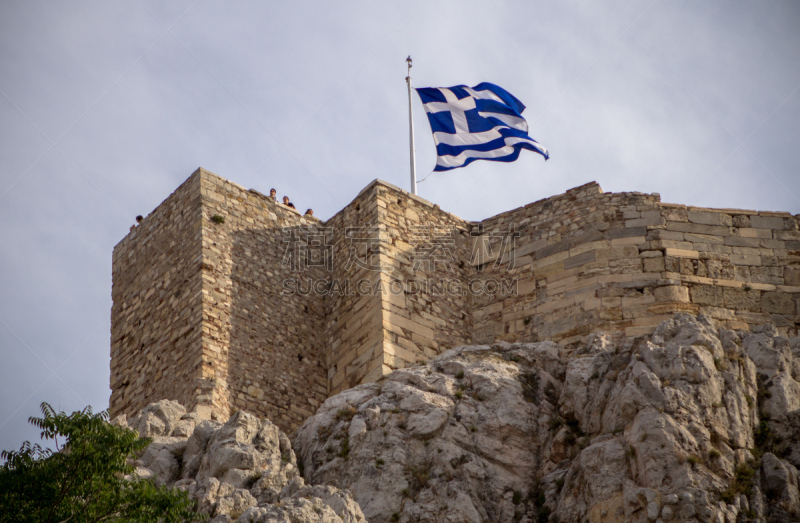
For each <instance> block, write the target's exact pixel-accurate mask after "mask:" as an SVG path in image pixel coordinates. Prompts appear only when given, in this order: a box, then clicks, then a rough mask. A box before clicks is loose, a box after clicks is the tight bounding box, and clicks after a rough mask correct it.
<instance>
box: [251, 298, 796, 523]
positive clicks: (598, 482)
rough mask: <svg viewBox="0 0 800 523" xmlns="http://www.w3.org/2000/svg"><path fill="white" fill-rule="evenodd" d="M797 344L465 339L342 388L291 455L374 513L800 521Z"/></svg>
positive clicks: (700, 320) (677, 331)
mask: <svg viewBox="0 0 800 523" xmlns="http://www.w3.org/2000/svg"><path fill="white" fill-rule="evenodd" d="M798 351H800V340H798V339H796V338H795V339H791V340H788V339H786V338H782V337H781V336H779V335H778V332H777V330H776V329H775V328H774V327H771V326H765V327H762V328H759V329H755V331H754V332H752V333H749V332H742V331H736V332H734V331H730V330H726V329H720V328H718V327H717V326H716V325H715V324H714V322H713V321H712V320H710V319H708V318H706V317H703V316H700V317H694V316H690V315H687V314H678V315H676V316H675V317H674V318H672V319H670V320H667V321H665V322H663V323H662V324H661V325H660V326H659V327H658V328H656V330H655V332H654V333H653V335H652V336H649V337H642V338H638V339H636V340H630V339H627V340H626V339H624V338H621V337H611V336H608V335H593V336H592V337H590V339H589V340H588V341H587V342H586V343H584V344H579V345H573V346H571V347H562V346H559V345H557V344H554V343H552V342H542V343H530V344H509V343H498V344H495V345H492V346H486V345H483V346H467V347H460V348H457V349H454V350H448V351H446V352H444V353H443V354H441V355H440V356H438V357H437V358H435V359H434V360H432V361H431V362H430V363H428V364H427V365H423V366H419V367H412V368H406V369H401V370H396V371H395V372H393V373H392V374H390V375H388V376H386V377H385V378H384V379H383V380H382V381H380V382H378V383H370V384H365V385H360V386H358V387H355V388H354V389H350V390H348V391H345V392H343V393H341V394H338V395H336V396H333V397H331V398H329V399H328V400H326V401H325V402H324V403H323V405H322V406H321V407H320V408H319V410H318V411H317V413H316V414H315V415H314V416H312V417H311V418H309V419H308V420H306V422H305V423H304V425H303V426H302V427H301V428H300V429H299V430H298V432H297V434H296V436H295V439H294V448H295V449H297V451H298V456H299V457H300V460H301V461H302V463H303V465H304V470H305V479H306V481H308V482H309V483H310V484H312V485H315V484H329V485H333V486H335V487H338V488H346V489H349V490H350V491H351V492H352V493H353V497H354V499H355V500H356V501H357V502H358V504H359V505H360V507H361V509H362V510H363V511H364V514H365V516H366V517H367V518H368V519H369V521H371V522H373V523H382V522H390V521H400V522H407V521H475V522H483V521H530V522H533V521H546V520H548V518H550V520H551V521H556V520H557V521H584V520H588V521H596V522H606V521H633V522H645V521H659V520H660V521H664V522H666V521H690V520H698V521H719V522H727V521H730V522H733V521H747V520H750V519H753V520H758V519H759V518H760V519H761V520H767V521H771V520H774V521H784V520H785V521H793V520H792V519H791V518H792V517H794V518H797V515H800V511H798V508H797V499H798V495H797V479H796V478H797V472H796V468H795V466H794V465H793V464H792V462H791V461H789V460H790V459H800V444H798V443H797V442H798V441H800V403H798V402H800V382H798V380H797V377H798V376H797V374H798V373H797V365H796V363H795V362H796V359H797V356H796V354H795V353H797V352H798ZM750 449H755V450H757V451H759V452H757V453H756V455H755V456H754V455H753V454H752V453H751V450H750ZM770 449H772V450H773V451H774V452H779V453H780V455H781V456H785V458H784V459H780V458H778V457H776V456H775V455H773V454H771V453H769V450H770ZM764 451H767V452H766V453H764V454H763V457H762V458H761V459H760V460H759V459H756V456H757V455H760V452H764ZM795 454H797V457H795V458H792V456H794V455H795ZM765 467H771V468H769V470H766V469H765ZM251 510H254V509H251ZM297 510H300V508H299V506H298V508H297ZM796 514H797V515H796ZM259 517H260V516H259ZM787 518H788V519H787ZM265 521H271V520H269V519H265Z"/></svg>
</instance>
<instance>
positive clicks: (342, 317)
mask: <svg viewBox="0 0 800 523" xmlns="http://www.w3.org/2000/svg"><path fill="white" fill-rule="evenodd" d="M377 186H378V185H377V184H376V183H375V182H373V183H371V184H370V185H368V186H367V187H366V188H364V189H363V190H362V191H361V193H359V195H358V196H357V197H356V198H355V199H354V200H353V201H352V202H351V203H350V204H348V205H347V206H346V207H345V208H344V209H342V210H341V211H340V212H339V213H337V214H336V215H335V216H333V217H332V218H331V219H330V220H328V221H327V222H326V223H325V226H326V227H327V228H328V232H329V234H330V235H331V236H330V244H331V246H332V248H333V253H334V254H333V256H334V263H333V271H332V272H331V274H330V278H331V282H332V285H331V287H330V289H329V293H328V294H327V295H326V297H325V303H326V314H327V324H326V336H327V339H328V351H329V354H328V390H329V392H330V394H335V393H337V392H340V391H342V390H344V389H348V388H351V387H354V386H356V385H358V384H359V383H365V382H368V381H375V380H377V379H378V378H380V377H381V376H383V375H384V374H385V369H384V368H383V366H382V365H383V360H382V354H383V343H384V333H383V327H382V319H381V296H380V286H379V285H380V281H381V280H380V277H381V276H380V252H381V247H380V245H381V242H382V237H384V236H385V229H383V228H381V227H379V223H378V212H377V209H378V204H377V201H376V192H377ZM376 290H377V292H376Z"/></svg>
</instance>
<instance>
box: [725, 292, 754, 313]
mask: <svg viewBox="0 0 800 523" xmlns="http://www.w3.org/2000/svg"><path fill="white" fill-rule="evenodd" d="M722 303H723V305H724V306H725V307H727V308H729V309H735V310H749V311H753V312H759V311H761V292H760V291H757V290H744V289H743V288H738V289H737V288H733V287H726V288H724V289H722Z"/></svg>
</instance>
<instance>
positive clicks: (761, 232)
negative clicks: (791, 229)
mask: <svg viewBox="0 0 800 523" xmlns="http://www.w3.org/2000/svg"><path fill="white" fill-rule="evenodd" d="M747 223H750V222H749V221H748V222H747ZM738 232H739V236H741V237H742V238H772V231H771V230H769V229H755V228H753V227H741V228H739V231H738Z"/></svg>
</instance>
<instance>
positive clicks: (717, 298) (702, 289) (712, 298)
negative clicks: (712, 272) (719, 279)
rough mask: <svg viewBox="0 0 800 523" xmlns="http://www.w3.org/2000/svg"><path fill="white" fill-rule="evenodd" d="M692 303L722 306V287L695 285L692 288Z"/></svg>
mask: <svg viewBox="0 0 800 523" xmlns="http://www.w3.org/2000/svg"><path fill="white" fill-rule="evenodd" d="M691 295H692V303H696V304H698V305H711V306H712V307H722V306H723V297H722V288H720V287H714V286H712V285H695V286H693V287H692V289H691Z"/></svg>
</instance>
